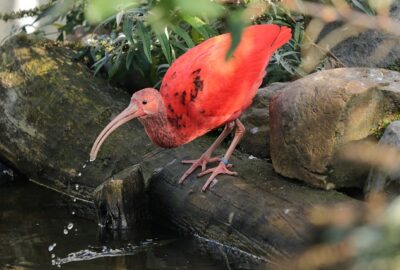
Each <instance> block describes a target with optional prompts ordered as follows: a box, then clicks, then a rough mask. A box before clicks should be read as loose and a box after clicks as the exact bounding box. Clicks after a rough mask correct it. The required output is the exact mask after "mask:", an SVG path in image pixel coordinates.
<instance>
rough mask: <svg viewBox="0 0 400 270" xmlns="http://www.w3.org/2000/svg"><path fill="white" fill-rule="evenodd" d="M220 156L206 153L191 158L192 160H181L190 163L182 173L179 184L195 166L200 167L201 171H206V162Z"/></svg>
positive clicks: (213, 160)
mask: <svg viewBox="0 0 400 270" xmlns="http://www.w3.org/2000/svg"><path fill="white" fill-rule="evenodd" d="M219 160H220V157H209V156H208V155H207V154H203V155H201V157H200V158H199V159H192V160H182V161H181V163H183V164H192V166H190V168H189V169H188V170H187V171H186V172H185V173H184V174H183V175H182V177H181V178H180V179H179V184H182V183H183V182H185V180H186V178H187V177H188V176H189V175H190V174H191V173H192V172H193V171H194V170H196V168H197V167H201V171H202V172H204V171H206V167H207V164H208V163H211V162H216V161H219Z"/></svg>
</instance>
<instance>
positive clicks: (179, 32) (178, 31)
mask: <svg viewBox="0 0 400 270" xmlns="http://www.w3.org/2000/svg"><path fill="white" fill-rule="evenodd" d="M172 30H173V31H174V32H175V33H176V34H177V35H178V36H180V37H181V38H183V40H184V41H185V43H186V45H187V46H188V47H189V48H192V47H194V46H195V45H194V42H193V40H192V38H191V37H190V36H189V34H188V33H186V31H185V30H183V29H182V28H181V27H179V26H177V25H175V26H173V27H172Z"/></svg>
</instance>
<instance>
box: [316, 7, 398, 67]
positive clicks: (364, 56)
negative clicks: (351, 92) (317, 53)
mask: <svg viewBox="0 0 400 270" xmlns="http://www.w3.org/2000/svg"><path fill="white" fill-rule="evenodd" d="M391 17H392V19H394V20H397V21H400V2H399V1H394V3H393V6H392V9H391ZM342 26H343V24H342V23H339V22H333V23H330V24H328V25H326V26H325V28H324V29H323V30H322V32H321V35H320V39H321V38H324V37H325V36H326V35H327V34H329V33H332V31H334V30H338V31H339V32H338V33H337V38H340V36H346V34H345V33H343V34H341V31H343V32H349V31H353V32H355V33H359V34H358V35H356V36H352V37H350V38H348V39H346V40H344V41H342V42H340V43H339V44H337V45H336V46H334V47H333V48H331V49H330V55H331V56H328V57H327V58H326V59H325V61H324V63H325V65H324V66H325V68H329V67H330V66H334V67H335V66H336V67H338V66H342V67H343V66H345V67H381V68H389V67H394V66H399V65H400V41H399V39H400V38H399V37H398V36H396V35H392V34H388V33H385V32H384V31H382V30H366V31H362V30H360V29H351V28H352V27H351V26H349V25H347V26H345V27H342ZM316 47H317V46H316ZM328 49H329V48H328ZM332 55H333V56H334V57H332Z"/></svg>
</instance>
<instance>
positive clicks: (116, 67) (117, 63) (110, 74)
mask: <svg viewBox="0 0 400 270" xmlns="http://www.w3.org/2000/svg"><path fill="white" fill-rule="evenodd" d="M120 64H121V59H120V57H117V60H116V61H113V63H112V66H111V68H110V69H109V70H108V77H110V78H112V77H114V76H115V74H117V72H118V70H119V67H120Z"/></svg>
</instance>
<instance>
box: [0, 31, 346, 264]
mask: <svg viewBox="0 0 400 270" xmlns="http://www.w3.org/2000/svg"><path fill="white" fill-rule="evenodd" d="M73 53H74V51H73V50H72V49H70V48H66V47H62V46H60V45H58V44H56V43H53V42H50V41H47V40H43V39H40V38H36V37H33V36H24V35H22V36H17V37H15V38H13V39H11V40H9V41H8V42H7V43H6V44H5V45H3V47H2V48H1V49H0V56H1V61H0V112H1V113H0V156H1V158H2V159H3V160H4V161H6V162H7V163H9V164H11V165H12V166H13V167H15V168H17V169H18V170H19V171H20V172H22V173H23V174H25V175H26V176H28V177H29V178H31V179H33V180H34V181H35V182H37V183H40V184H42V185H45V186H47V187H50V188H52V189H54V190H56V191H58V192H61V193H64V194H68V195H70V196H73V197H75V198H77V199H78V201H81V202H86V203H87V205H88V206H89V207H88V208H85V209H86V211H89V212H90V211H92V213H85V215H86V216H88V215H89V214H92V215H93V216H95V213H93V211H94V210H93V201H94V195H93V191H94V190H95V189H96V188H97V187H98V186H100V185H101V184H102V183H103V182H104V181H105V180H107V179H109V178H110V177H111V176H112V175H114V174H116V173H118V172H120V171H123V170H124V169H126V168H128V167H130V166H132V165H134V164H140V165H141V167H142V169H143V176H144V179H145V181H146V183H147V191H148V193H149V195H150V197H149V201H150V205H151V209H153V211H155V212H157V213H160V214H162V216H163V217H165V218H166V219H167V220H169V221H170V223H171V224H173V225H174V226H175V227H176V228H177V229H179V230H181V231H183V232H185V233H191V234H197V235H199V236H201V237H205V238H208V239H213V240H216V241H218V242H221V243H223V244H226V245H230V246H234V247H237V248H239V249H241V250H244V251H247V252H250V253H252V254H255V255H258V256H261V257H263V258H264V259H265V260H267V261H272V262H277V261H278V259H279V258H288V257H289V256H290V255H291V254H292V253H293V252H295V251H296V250H298V249H302V248H303V247H304V246H305V245H307V243H308V242H309V241H310V239H311V238H312V230H311V226H310V224H309V222H308V221H307V218H306V213H307V211H309V209H310V208H311V207H312V206H314V205H316V204H331V203H336V202H343V201H346V200H350V199H349V198H348V197H346V196H344V195H342V194H339V193H337V192H335V191H330V192H327V191H323V190H317V189H313V188H310V187H307V186H305V185H302V184H300V183H297V182H291V181H289V180H287V179H285V178H282V177H280V176H278V175H276V174H275V173H274V171H273V168H272V166H271V164H270V163H268V162H267V161H266V160H261V159H249V157H248V156H247V155H245V154H242V153H240V152H236V153H235V155H234V157H233V159H232V162H233V163H234V164H235V170H237V171H238V172H239V174H240V176H238V177H230V176H221V177H218V180H219V181H218V184H217V185H215V186H213V187H211V189H210V190H209V191H207V192H205V193H203V192H201V191H200V189H201V185H202V184H203V183H204V181H205V178H201V179H197V178H196V177H195V176H191V177H190V178H189V179H188V180H187V182H186V183H185V184H184V185H179V184H177V180H178V178H179V176H180V175H181V174H182V173H183V172H184V170H185V169H187V166H186V165H182V164H180V162H179V161H180V160H181V159H183V158H189V157H190V158H194V157H197V156H199V155H200V153H201V152H202V151H204V150H205V149H206V147H207V145H209V144H210V142H211V140H213V138H210V137H207V136H204V137H203V138H201V139H199V140H196V141H195V142H193V143H190V144H188V145H185V146H183V147H180V148H178V149H161V148H158V147H156V146H153V145H152V144H151V143H150V141H149V139H148V138H147V135H146V134H145V132H144V130H143V128H142V126H141V125H140V124H139V123H138V122H137V121H132V122H131V123H129V124H127V125H125V126H123V127H121V128H120V129H119V130H118V131H117V132H115V133H113V134H112V135H111V137H110V138H109V139H108V140H107V141H106V142H105V144H104V146H103V147H102V149H101V151H100V153H99V156H98V159H97V160H96V161H95V162H93V163H87V159H88V156H89V150H90V147H91V145H92V143H93V141H94V139H95V138H96V136H97V135H98V133H99V132H100V131H101V130H102V129H103V127H104V126H105V125H106V124H107V123H108V122H109V121H110V119H111V118H113V117H114V116H115V115H116V114H117V113H118V112H120V111H121V110H122V109H123V108H125V106H126V105H127V103H128V102H129V96H128V94H126V93H125V92H123V91H121V90H119V89H116V88H114V87H112V86H110V85H109V84H108V83H107V82H106V81H104V80H102V79H100V78H96V77H93V75H92V73H90V71H89V70H88V69H87V68H86V67H85V66H84V65H82V64H80V63H76V62H74V61H73V60H72V55H73Z"/></svg>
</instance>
